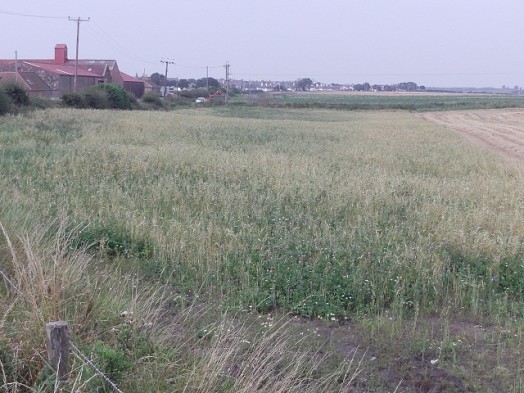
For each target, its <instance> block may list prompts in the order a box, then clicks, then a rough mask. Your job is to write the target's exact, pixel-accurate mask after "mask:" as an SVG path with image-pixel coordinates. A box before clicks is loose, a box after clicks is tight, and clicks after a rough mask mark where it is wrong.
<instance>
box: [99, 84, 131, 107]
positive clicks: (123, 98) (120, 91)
mask: <svg viewBox="0 0 524 393" xmlns="http://www.w3.org/2000/svg"><path fill="white" fill-rule="evenodd" d="M97 87H98V88H99V89H101V90H102V91H105V92H106V94H107V98H108V102H109V107H110V108H112V109H131V107H132V105H131V100H130V99H129V96H128V95H127V91H126V90H125V89H124V88H123V87H122V86H120V85H116V84H114V83H109V84H105V83H104V84H102V85H98V86H97Z"/></svg>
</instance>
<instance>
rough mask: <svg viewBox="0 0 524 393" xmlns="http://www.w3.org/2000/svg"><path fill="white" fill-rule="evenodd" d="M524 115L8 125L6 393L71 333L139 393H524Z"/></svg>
mask: <svg viewBox="0 0 524 393" xmlns="http://www.w3.org/2000/svg"><path fill="white" fill-rule="evenodd" d="M523 113H524V112H521V111H519V110H490V111H471V112H468V111H460V112H438V113H425V114H423V115H421V114H417V113H410V112H407V111H333V110H327V109H318V108H316V109H311V108H310V109H308V110H304V109H293V108H268V107H254V106H253V107H252V106H234V105H232V106H229V107H217V108H198V109H184V110H177V111H173V112H145V111H143V112H138V111H137V112H127V111H95V110H72V109H71V110H68V109H50V110H43V111H38V112H33V113H30V114H28V115H25V116H10V117H4V118H1V119H0V173H1V176H0V223H1V224H2V226H1V229H2V231H1V232H2V233H1V234H0V264H1V265H0V266H1V270H2V271H3V272H4V273H5V274H6V275H7V276H9V277H11V278H12V280H13V282H14V283H16V285H17V287H18V288H19V290H20V292H22V293H24V294H25V295H24V299H25V300H24V299H20V298H18V297H17V296H16V294H14V293H12V292H13V291H12V290H10V288H9V285H8V284H7V283H6V285H5V286H2V285H0V294H1V296H0V316H1V317H0V318H1V319H0V365H1V366H2V370H3V374H2V373H0V374H2V375H3V382H4V389H5V391H15V390H13V389H14V387H16V386H19V388H20V389H22V386H23V385H24V386H30V387H32V388H34V389H35V391H36V389H37V387H42V386H47V385H46V383H47V384H49V383H51V384H52V381H51V382H49V381H48V379H46V378H47V377H46V374H45V372H44V371H42V370H45V366H44V363H45V362H44V361H43V359H42V358H43V357H45V343H43V342H41V340H40V337H41V333H40V330H41V329H42V327H43V325H44V323H45V322H48V321H49V320H52V319H65V320H67V321H68V322H69V323H70V325H71V327H72V328H71V329H72V336H73V337H74V338H75V339H76V340H77V341H78V343H79V346H80V347H81V348H82V349H83V350H84V351H85V352H86V353H90V354H91V355H92V356H93V357H94V358H95V359H96V360H97V362H98V364H99V365H100V367H102V368H104V369H105V370H106V371H107V372H108V373H109V374H110V375H111V377H112V378H113V379H114V380H116V381H117V383H118V384H119V386H121V387H122V388H123V390H124V391H126V392H143V391H187V392H208V391H217V392H226V391H230V392H241V391H244V392H250V391H255V390H256V389H259V390H260V391H278V392H287V391H297V392H298V391H300V392H306V391H311V392H315V391H326V392H331V391H340V392H345V391H355V392H386V391H391V392H393V391H396V392H428V391H432V392H459V391H460V392H477V391H479V392H499V391H507V392H514V393H522V392H523V391H524V379H523V378H522V375H524V372H523V367H524V365H523V362H522V359H523V351H524V344H523V341H522V338H523V337H522V336H523V330H524V324H523V316H524V285H523V283H524V187H523V171H522V165H523V163H522V162H523V161H522V159H523V150H522V149H523V141H524V127H523V126H522V124H524V123H523V122H522V120H523V119H522V118H523V117H524V116H523ZM455 129H456V130H458V131H459V132H456V130H455ZM464 134H466V136H467V137H466V138H465V137H464ZM468 138H469V139H468ZM471 140H475V141H479V142H478V143H471ZM486 146H488V147H489V148H486ZM494 146H498V147H494ZM506 150H507V151H509V152H510V153H508V154H509V155H511V157H512V158H511V159H507V157H506V156H504V155H503V154H499V153H500V152H501V151H506ZM124 310H126V311H130V312H132V313H133V315H134V317H133V320H132V321H123V319H122V317H121V316H120V314H121V313H122V311H124ZM125 315H127V314H125ZM39 340H40V341H39ZM74 364H75V366H76V368H75V372H74V377H75V383H76V384H77V385H75V386H77V387H78V386H83V387H84V389H87V391H95V390H96V389H109V388H108V387H107V386H104V385H103V383H102V382H101V381H99V380H98V379H97V378H96V377H94V376H93V375H92V374H90V373H89V371H88V370H87V369H84V368H83V366H81V365H80V362H79V361H75V363H74ZM0 383H2V379H1V378H0ZM10 389H11V390H10ZM89 389H91V390H89ZM72 390H74V389H72ZM20 391H22V390H20ZM29 391H30V390H29ZM78 391H86V390H82V389H80V390H78ZM102 391H103V390H102ZM107 391H109V390H107Z"/></svg>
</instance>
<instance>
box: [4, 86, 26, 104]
mask: <svg viewBox="0 0 524 393" xmlns="http://www.w3.org/2000/svg"><path fill="white" fill-rule="evenodd" d="M1 90H2V91H3V92H4V93H5V94H7V96H8V97H9V98H10V99H11V102H12V103H13V104H14V105H15V106H17V107H21V106H26V105H29V95H28V94H27V92H26V91H25V89H24V88H23V87H22V86H21V85H19V84H18V83H14V82H9V83H6V84H4V85H3V86H2V88H1Z"/></svg>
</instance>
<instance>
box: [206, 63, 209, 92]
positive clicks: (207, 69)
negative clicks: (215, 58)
mask: <svg viewBox="0 0 524 393" xmlns="http://www.w3.org/2000/svg"><path fill="white" fill-rule="evenodd" d="M206 88H207V94H208V95H209V66H206Z"/></svg>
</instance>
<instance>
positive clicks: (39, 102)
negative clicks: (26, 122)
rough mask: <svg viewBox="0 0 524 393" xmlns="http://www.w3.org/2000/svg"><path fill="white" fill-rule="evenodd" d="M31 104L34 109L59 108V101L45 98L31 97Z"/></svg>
mask: <svg viewBox="0 0 524 393" xmlns="http://www.w3.org/2000/svg"><path fill="white" fill-rule="evenodd" d="M29 102H30V104H29V105H30V107H31V108H32V109H48V108H58V106H59V104H58V101H56V100H51V99H49V98H43V97H30V99H29Z"/></svg>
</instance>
